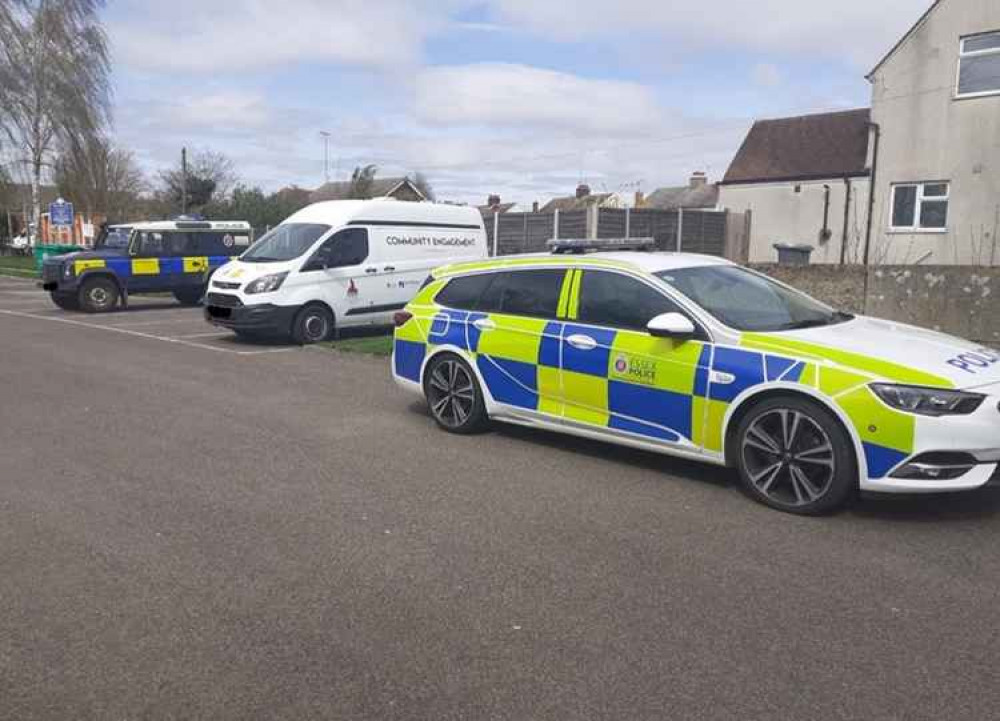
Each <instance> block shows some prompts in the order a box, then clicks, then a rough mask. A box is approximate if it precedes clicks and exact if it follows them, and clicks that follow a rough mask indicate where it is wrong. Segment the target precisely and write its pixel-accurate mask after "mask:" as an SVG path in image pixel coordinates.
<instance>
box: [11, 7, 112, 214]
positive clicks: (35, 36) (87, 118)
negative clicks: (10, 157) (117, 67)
mask: <svg viewBox="0 0 1000 721" xmlns="http://www.w3.org/2000/svg"><path fill="white" fill-rule="evenodd" d="M103 5H104V3H103V0H0V37H2V38H3V42H2V44H0V129H2V131H3V134H4V135H5V137H6V138H7V139H8V140H9V141H10V143H11V145H12V146H13V148H14V149H15V150H16V151H17V152H18V153H19V154H21V156H22V158H21V161H22V162H23V163H26V164H27V166H28V168H29V170H30V178H31V205H32V218H33V220H34V222H35V224H36V226H35V227H36V228H37V227H38V225H37V224H38V221H39V218H40V216H41V192H40V188H41V184H42V175H43V173H44V172H45V171H46V170H47V169H48V168H50V167H51V162H52V156H53V154H54V152H55V150H56V145H57V142H58V141H59V140H60V139H63V140H66V141H76V142H80V139H82V138H86V137H88V136H94V135H97V134H98V133H99V132H100V130H101V129H102V128H103V127H104V125H105V124H106V123H107V122H108V120H109V118H110V115H111V86H110V82H109V73H110V59H109V54H108V45H107V38H106V36H105V34H104V29H103V27H102V26H101V23H100V20H99V19H98V17H97V11H98V9H100V8H101V7H103Z"/></svg>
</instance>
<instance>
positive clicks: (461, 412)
mask: <svg viewBox="0 0 1000 721" xmlns="http://www.w3.org/2000/svg"><path fill="white" fill-rule="evenodd" d="M424 395H425V396H426V397H427V405H428V406H429V407H430V410H431V415H432V416H433V417H434V420H435V421H436V422H437V424H438V425H439V426H441V427H442V428H444V429H445V430H446V431H450V432H452V433H476V432H478V431H481V430H483V429H484V428H485V427H486V424H487V422H488V418H487V416H486V404H485V403H484V402H483V394H482V391H480V389H479V383H478V382H477V381H476V375H475V373H473V372H472V369H471V368H469V366H468V364H467V363H466V362H465V361H463V360H462V359H461V358H459V357H458V356H456V355H451V354H447V355H439V356H437V357H436V358H434V359H433V360H432V361H431V362H430V364H429V365H428V367H427V370H426V372H425V374H424Z"/></svg>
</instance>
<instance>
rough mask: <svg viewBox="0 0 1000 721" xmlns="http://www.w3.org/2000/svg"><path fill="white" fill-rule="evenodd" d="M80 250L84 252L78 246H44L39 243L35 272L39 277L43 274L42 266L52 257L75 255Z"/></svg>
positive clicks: (36, 247)
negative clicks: (67, 254) (66, 254)
mask: <svg viewBox="0 0 1000 721" xmlns="http://www.w3.org/2000/svg"><path fill="white" fill-rule="evenodd" d="M78 250H83V248H81V247H80V246H78V245H49V244H45V245H43V244H41V243H39V244H38V245H36V246H35V272H36V273H38V275H39V276H40V275H41V274H42V264H43V263H44V262H45V259H46V258H48V257H49V256H50V255H63V254H64V253H75V252H77V251H78Z"/></svg>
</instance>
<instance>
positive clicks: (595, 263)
mask: <svg viewBox="0 0 1000 721" xmlns="http://www.w3.org/2000/svg"><path fill="white" fill-rule="evenodd" d="M723 265H735V264H734V263H732V262H731V261H728V260H726V259H725V258H719V257H717V256H714V255H699V254H697V253H668V252H645V251H618V252H612V253H581V254H559V253H531V254H526V255H508V256H504V257H502V258H495V259H491V260H485V261H472V262H468V263H455V264H453V265H449V266H445V267H444V268H439V269H438V270H437V271H436V272H435V276H437V277H443V276H446V275H459V274H462V273H474V272H476V271H486V270H500V269H505V268H532V267H538V268H545V267H553V266H556V267H574V266H580V267H592V268H618V269H621V270H631V271H638V272H641V273H662V272H664V271H670V270H679V269H681V268H701V267H706V266H723Z"/></svg>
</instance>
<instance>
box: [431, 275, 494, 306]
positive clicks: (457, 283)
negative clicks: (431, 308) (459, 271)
mask: <svg viewBox="0 0 1000 721" xmlns="http://www.w3.org/2000/svg"><path fill="white" fill-rule="evenodd" d="M494 275H495V273H480V274H479V275H466V276H463V277H460V278H452V279H451V280H450V281H448V285H446V286H445V287H444V288H443V289H441V291H440V292H439V293H438V294H437V295H436V296H435V298H434V300H435V302H437V303H440V304H441V305H443V306H447V307H448V308H454V309H456V310H476V309H477V306H478V304H479V299H480V298H481V297H482V295H483V292H484V291H485V290H486V289H487V288H488V287H489V285H490V283H491V282H492V281H493V276H494Z"/></svg>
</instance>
